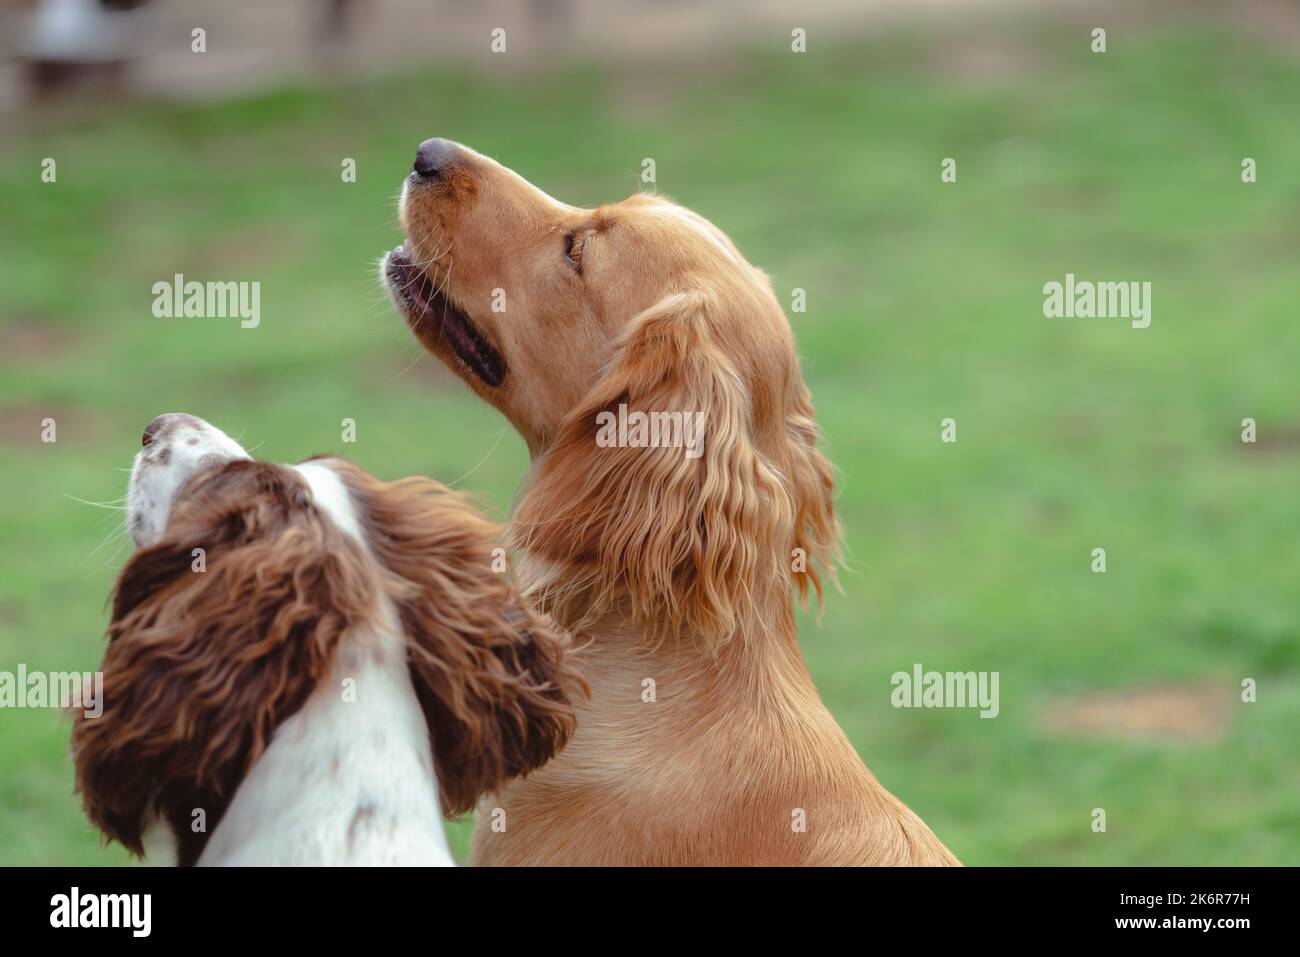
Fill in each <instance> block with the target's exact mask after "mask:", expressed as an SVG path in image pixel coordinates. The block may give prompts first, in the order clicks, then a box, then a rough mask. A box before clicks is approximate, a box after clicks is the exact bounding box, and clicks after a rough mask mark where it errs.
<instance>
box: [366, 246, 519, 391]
mask: <svg viewBox="0 0 1300 957" xmlns="http://www.w3.org/2000/svg"><path fill="white" fill-rule="evenodd" d="M384 281H385V282H386V283H387V284H388V291H389V292H390V293H391V294H392V296H393V298H394V299H395V300H396V301H397V302H398V304H399V306H400V307H401V312H402V317H403V318H404V319H405V320H406V324H407V325H408V326H410V327H411V331H412V332H414V333H415V334H416V335H417V336H418V337H419V339H420V341H421V342H423V343H424V345H425V346H426V347H427V348H428V349H429V351H431V352H433V353H435V354H438V355H442V354H445V353H446V351H447V350H448V349H450V351H451V352H452V353H453V354H454V355H455V356H456V358H457V359H459V360H460V361H461V362H462V363H463V364H464V365H465V367H466V368H467V369H469V371H470V372H472V373H474V375H476V376H477V377H478V378H479V379H481V380H482V381H483V382H484V383H485V384H487V385H489V386H492V387H496V386H499V385H500V384H501V383H502V381H504V379H505V377H506V362H505V360H504V359H503V358H501V353H499V352H497V350H496V349H494V348H493V347H492V344H491V343H490V342H488V341H487V339H486V338H485V337H484V335H483V333H482V332H480V331H479V329H478V327H477V326H475V325H474V323H473V321H472V320H471V319H470V318H469V316H467V315H466V314H465V313H464V311H463V310H461V309H460V308H458V307H457V306H456V305H455V304H453V303H452V302H451V300H449V299H448V298H447V296H446V294H445V292H444V291H443V289H442V288H440V287H438V286H436V285H435V284H434V283H433V281H432V280H431V279H429V276H428V274H427V273H426V272H425V271H424V270H423V269H420V268H418V267H417V266H416V265H415V263H413V262H411V260H410V259H409V258H408V257H407V255H406V250H405V247H403V246H398V247H397V248H396V249H394V250H393V251H392V252H390V253H389V254H388V255H387V256H386V257H385V259H384Z"/></svg>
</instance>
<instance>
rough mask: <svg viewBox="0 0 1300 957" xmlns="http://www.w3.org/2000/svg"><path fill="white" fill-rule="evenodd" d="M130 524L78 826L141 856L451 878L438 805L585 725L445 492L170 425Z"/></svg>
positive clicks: (538, 623)
mask: <svg viewBox="0 0 1300 957" xmlns="http://www.w3.org/2000/svg"><path fill="white" fill-rule="evenodd" d="M127 511H128V523H129V527H130V530H131V534H132V536H133V538H134V539H135V542H136V544H137V545H138V546H139V548H140V550H139V551H138V552H137V553H136V554H135V556H134V557H133V558H132V559H131V561H130V562H129V563H128V564H127V566H126V568H125V569H123V571H122V574H121V577H120V578H119V579H118V583H117V589H116V592H115V594H114V597H113V614H112V622H111V624H110V625H109V628H108V633H109V646H108V650H107V652H106V654H105V656H104V663H103V666H102V670H103V673H104V695H103V700H104V708H103V714H102V715H101V716H99V717H96V718H87V717H84V716H83V717H80V718H78V721H77V725H76V728H75V730H74V732H73V755H74V760H75V763H76V775H77V789H78V790H79V791H80V793H81V795H82V798H83V800H84V803H85V808H86V813H87V815H88V816H89V817H90V819H91V821H92V822H93V823H94V824H96V825H97V826H98V827H99V828H100V829H101V830H102V831H103V832H104V834H105V835H106V836H107V837H108V838H111V839H114V840H117V841H120V842H121V843H122V844H124V845H125V846H126V847H127V848H128V849H130V850H131V851H133V852H134V853H136V854H138V855H144V854H145V848H146V844H147V845H148V847H149V855H148V856H149V857H150V858H151V859H155V860H173V861H175V862H177V863H180V864H195V863H198V864H270V865H333V864H340V865H341V864H451V863H452V858H451V854H450V852H449V850H448V847H447V840H446V837H445V835H444V833H443V829H442V825H441V822H440V812H445V813H448V814H451V813H456V812H461V811H466V810H468V809H469V808H471V807H472V806H473V805H474V803H475V801H477V800H478V798H479V797H480V796H481V795H482V794H483V793H484V792H487V791H491V790H493V789H495V788H497V787H500V786H501V785H502V784H503V783H504V782H505V781H506V779H508V778H510V777H512V776H514V775H518V774H523V773H526V772H528V771H530V770H532V769H534V768H536V767H538V766H539V765H541V764H543V763H544V762H546V761H547V760H548V759H549V758H550V757H551V755H552V754H554V753H555V752H556V751H557V750H558V749H559V748H561V747H563V746H564V743H565V741H566V740H567V739H568V737H569V735H570V733H571V732H572V729H573V709H572V707H571V705H570V704H569V701H568V698H567V696H566V692H565V686H566V685H567V684H568V683H569V682H570V681H573V682H575V684H574V686H575V687H576V686H577V685H578V684H580V679H577V677H576V673H574V672H573V671H572V670H571V669H570V667H569V666H568V665H566V664H565V663H564V660H563V659H564V654H565V649H566V646H567V643H568V639H567V636H566V635H564V634H563V632H561V631H560V630H559V629H557V628H555V627H554V625H553V624H552V623H551V621H550V620H549V619H548V618H547V617H546V616H545V615H542V614H539V613H537V612H534V611H531V610H530V609H529V608H528V607H527V606H526V605H525V604H524V603H523V602H522V601H521V600H520V599H519V596H518V595H517V594H516V592H515V591H514V589H513V588H512V587H511V585H510V584H509V582H508V580H507V579H506V578H504V577H503V576H502V575H500V574H497V573H496V572H495V571H493V569H492V565H493V549H494V548H498V547H499V544H500V542H499V529H498V528H497V527H496V526H495V525H493V524H492V523H491V522H490V521H488V520H487V519H486V518H484V517H482V516H481V515H480V514H479V512H478V511H477V510H476V509H474V508H473V507H472V506H471V505H470V504H469V503H468V502H467V501H465V500H464V499H462V498H461V497H460V496H458V495H456V494H454V493H451V492H449V491H447V490H446V489H445V488H443V487H442V486H440V485H438V484H437V483H434V482H431V481H428V480H425V479H407V480H404V481H401V482H395V483H384V482H380V481H378V480H376V479H374V478H373V477H371V476H370V475H368V474H367V473H365V472H364V471H362V470H361V469H359V468H357V467H356V466H354V465H350V464H349V463H347V462H345V461H343V460H341V459H337V458H317V459H312V460H308V461H306V462H303V463H301V464H299V465H294V466H287V465H272V464H270V463H266V462H257V461H254V460H252V459H251V458H250V457H249V456H248V453H246V452H245V451H244V450H243V449H242V448H241V447H240V446H239V444H238V443H236V442H235V441H233V440H232V439H230V438H229V437H228V436H227V435H225V433H223V432H222V431H221V430H220V429H217V428H215V427H214V426H212V425H209V424H208V423H206V422H204V421H203V420H201V419H197V418H195V417H193V416H189V415H182V414H170V415H163V416H159V417H158V418H157V419H155V420H154V421H153V422H152V423H151V424H150V425H149V428H148V429H147V430H146V431H145V434H144V448H143V449H142V450H141V451H140V453H139V454H138V455H137V457H136V461H135V466H134V468H133V469H132V473H131V483H130V490H129V494H128V505H127ZM146 832H148V833H146Z"/></svg>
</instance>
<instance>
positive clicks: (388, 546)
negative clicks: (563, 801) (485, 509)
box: [334, 462, 586, 815]
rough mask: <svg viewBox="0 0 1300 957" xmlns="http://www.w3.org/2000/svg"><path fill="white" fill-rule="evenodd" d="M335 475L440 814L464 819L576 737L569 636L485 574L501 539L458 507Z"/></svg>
mask: <svg viewBox="0 0 1300 957" xmlns="http://www.w3.org/2000/svg"><path fill="white" fill-rule="evenodd" d="M334 467H335V468H337V469H338V471H339V473H340V475H342V476H343V478H344V481H345V482H346V483H347V485H348V488H349V490H350V491H351V493H352V496H353V499H354V500H355V502H356V503H357V505H358V510H359V512H360V513H361V516H362V521H363V522H364V524H365V527H366V538H367V542H368V543H369V546H370V549H371V552H372V553H373V554H374V555H375V557H376V558H377V559H378V561H379V563H380V564H381V565H382V566H383V567H384V568H385V569H386V570H387V572H388V573H389V575H390V576H391V577H390V579H389V580H388V581H387V582H386V587H387V590H388V593H389V595H390V597H391V598H392V599H393V600H394V602H395V604H396V606H397V610H398V614H399V617H400V619H401V622H402V626H403V629H404V631H405V632H406V636H407V640H408V642H409V645H408V648H409V661H410V667H411V677H412V680H413V682H414V684H415V689H416V694H417V695H418V697H419V699H420V704H421V706H422V707H423V708H424V711H425V714H426V717H427V719H428V723H429V730H430V734H431V735H432V737H433V747H434V758H435V761H436V763H437V770H438V786H439V790H440V792H441V794H442V803H443V811H444V813H445V814H448V815H451V814H456V813H460V812H463V811H467V810H469V809H470V808H472V807H473V806H474V803H475V802H476V801H477V800H478V798H479V797H480V796H481V795H483V794H485V793H488V792H491V791H494V790H495V789H496V788H497V787H498V786H499V785H500V784H502V783H503V782H504V781H506V780H507V779H509V778H511V777H514V776H516V775H519V774H524V773H527V772H528V771H531V770H533V769H534V768H537V767H539V766H540V765H542V764H544V763H546V761H548V760H550V758H551V757H552V756H553V755H554V754H555V753H556V752H557V751H559V750H560V749H561V748H562V747H564V745H565V743H567V741H568V739H569V736H570V735H571V734H572V733H573V728H574V722H575V716H574V711H573V707H572V705H571V704H570V702H569V698H568V693H569V692H570V691H576V690H578V689H582V690H585V688H586V686H585V684H584V683H583V681H582V679H581V677H580V676H579V674H578V672H577V671H575V670H574V669H573V668H572V667H571V666H569V665H567V664H566V663H565V662H564V655H565V652H566V649H567V647H568V643H569V641H568V636H567V634H565V633H564V631H563V630H561V629H560V628H558V627H557V626H556V625H555V624H554V623H553V622H552V621H551V620H550V618H548V617H547V616H545V615H542V614H539V613H537V612H535V611H533V610H532V609H530V608H529V607H528V606H527V605H526V604H525V603H524V602H523V601H522V600H521V599H520V597H519V595H518V593H517V592H516V591H515V589H514V588H513V587H512V585H511V584H510V581H509V579H508V578H507V577H506V576H505V575H504V574H501V573H498V572H495V571H493V568H492V566H493V562H494V555H493V551H494V549H498V548H501V546H502V545H503V542H502V540H501V530H500V528H498V526H496V525H495V524H494V523H492V522H490V521H488V519H486V518H484V517H483V516H482V515H481V514H480V513H479V512H478V510H477V509H475V508H474V507H473V506H472V505H471V504H470V503H469V502H468V501H466V500H465V499H464V498H463V497H461V496H459V495H457V494H455V493H453V492H450V491H448V490H447V489H446V488H445V487H443V486H442V485H439V484H438V483H436V482H432V481H429V480H427V479H406V480H404V481H400V482H391V483H385V482H380V481H378V480H376V479H375V478H373V477H372V476H370V475H368V474H367V473H365V472H363V471H362V470H361V469H358V468H356V467H355V466H351V465H349V464H348V463H346V462H336V463H334ZM504 556H505V553H504V551H501V552H499V553H498V555H497V557H498V558H499V559H500V560H501V561H504Z"/></svg>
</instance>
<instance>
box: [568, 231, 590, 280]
mask: <svg viewBox="0 0 1300 957" xmlns="http://www.w3.org/2000/svg"><path fill="white" fill-rule="evenodd" d="M586 244H587V234H586V233H582V232H570V233H567V234H566V235H565V237H564V259H565V261H566V262H568V264H569V265H570V266H572V267H573V268H574V269H576V270H577V271H578V272H579V273H581V272H582V253H583V250H584V248H585V247H586Z"/></svg>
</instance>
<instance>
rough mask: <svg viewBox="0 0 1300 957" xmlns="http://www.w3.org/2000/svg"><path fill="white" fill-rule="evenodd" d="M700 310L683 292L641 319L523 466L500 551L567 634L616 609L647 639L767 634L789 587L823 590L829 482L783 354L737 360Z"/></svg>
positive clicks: (828, 556)
mask: <svg viewBox="0 0 1300 957" xmlns="http://www.w3.org/2000/svg"><path fill="white" fill-rule="evenodd" d="M710 308H711V300H710V299H709V297H708V296H707V295H706V294H704V293H701V292H693V291H692V292H680V293H675V294H673V295H670V296H668V297H666V298H665V299H663V300H662V301H660V302H659V303H657V304H656V305H654V306H653V307H651V308H650V309H648V310H646V311H645V312H644V313H642V314H641V315H639V316H638V317H637V318H636V319H635V320H634V321H633V322H632V323H631V324H630V325H629V327H628V331H627V332H626V334H625V335H624V337H623V339H622V341H621V342H620V343H618V345H617V347H616V349H615V352H614V356H613V359H612V360H611V363H610V365H609V366H608V367H607V368H606V370H605V371H604V373H603V374H602V376H601V378H600V379H599V381H598V382H597V384H596V385H595V386H594V387H593V388H592V389H591V391H590V392H589V393H588V394H587V396H586V397H585V398H584V399H583V401H582V402H581V403H579V405H578V407H577V408H576V409H575V410H574V411H573V412H572V413H571V414H570V415H569V416H568V417H567V418H566V419H565V421H564V423H563V424H562V426H561V428H560V430H559V433H558V435H557V437H556V440H555V441H554V443H553V444H552V445H551V446H550V447H549V448H548V449H547V450H546V452H545V453H544V454H543V455H542V457H541V458H540V459H539V460H538V461H537V463H536V464H535V467H534V473H533V477H532V482H531V485H530V487H529V489H528V491H527V492H526V493H525V495H524V497H523V499H522V501H521V502H520V505H519V507H518V508H517V509H516V513H515V516H514V520H513V525H512V542H513V544H515V545H516V546H518V547H520V548H522V549H524V551H525V553H526V561H529V562H532V563H533V567H530V568H529V570H528V574H527V578H528V579H529V581H530V586H531V588H530V597H531V598H532V599H533V600H534V601H536V602H537V603H538V604H539V605H540V606H541V607H543V608H545V609H547V610H549V611H551V612H552V613H553V614H555V615H556V617H557V618H559V620H561V621H563V622H564V623H565V624H566V625H568V626H569V627H571V628H573V629H574V630H579V629H580V628H581V627H582V626H583V625H584V624H585V623H587V622H589V621H591V620H594V619H595V618H596V617H598V616H599V615H601V614H602V613H604V612H606V611H609V610H611V609H615V608H617V609H620V610H623V611H626V612H630V613H631V615H632V616H633V619H634V620H636V621H638V622H639V623H640V624H641V625H642V626H643V627H645V628H646V629H647V631H648V633H649V634H650V635H651V636H652V637H653V638H655V639H676V638H680V637H683V636H689V637H690V638H692V639H694V640H697V641H703V642H705V643H706V644H709V645H711V646H714V647H716V646H718V645H720V644H721V643H723V642H725V641H728V640H729V639H731V638H733V637H736V636H737V635H745V634H754V633H758V632H759V631H760V630H761V627H760V626H762V625H765V624H770V621H764V618H765V617H767V616H770V615H771V614H772V608H773V604H772V601H773V600H774V599H776V600H780V601H783V602H788V601H789V595H790V588H791V585H792V584H793V585H796V586H797V587H798V589H799V591H800V594H801V595H806V593H807V590H808V586H809V585H810V584H811V585H812V586H813V587H814V588H815V589H816V590H817V591H818V593H819V594H820V580H819V579H818V577H817V573H816V572H815V571H814V570H813V569H814V563H815V562H822V563H824V564H825V565H827V566H829V565H830V564H831V563H833V561H834V556H835V548H836V542H837V540H838V525H837V524H836V521H835V518H834V507H833V500H832V494H833V480H832V474H831V469H830V466H829V464H828V463H827V462H826V460H825V459H824V458H823V457H822V456H821V454H820V453H819V452H818V451H817V448H816V425H815V422H814V420H813V418H812V406H811V403H810V402H809V401H808V394H807V390H806V389H805V388H804V387H803V383H802V380H801V379H800V378H799V372H798V365H797V362H796V360H795V357H794V354H793V347H792V346H789V347H788V348H787V349H784V350H781V349H773V350H771V352H770V353H767V354H757V355H755V354H746V349H745V348H744V347H743V346H742V347H741V348H735V347H734V345H732V346H729V345H728V344H727V343H724V342H723V341H722V340H721V339H720V338H719V336H718V334H717V333H715V331H714V330H715V329H718V328H720V327H722V326H723V324H722V323H720V322H718V321H715V319H716V318H717V317H713V316H710V315H709V309H710ZM717 308H719V309H721V308H723V307H722V306H720V305H719V306H717ZM749 352H750V353H757V350H753V349H750V350H749ZM741 354H745V357H744V359H743V360H740V361H737V359H736V358H733V356H735V355H741ZM741 362H744V363H745V365H741ZM641 416H644V418H641ZM678 416H680V419H678V418H677V417H678ZM679 421H680V428H678V422H679ZM656 429H657V430H658V431H657V433H656ZM674 430H676V431H674ZM656 434H657V436H658V446H659V447H653V446H654V444H655V442H656V439H655V436H656ZM647 445H650V446H651V447H647ZM796 549H803V554H804V556H805V558H806V560H805V561H803V562H800V561H799V560H798V553H797V552H796ZM537 560H540V562H538V561H537Z"/></svg>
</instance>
